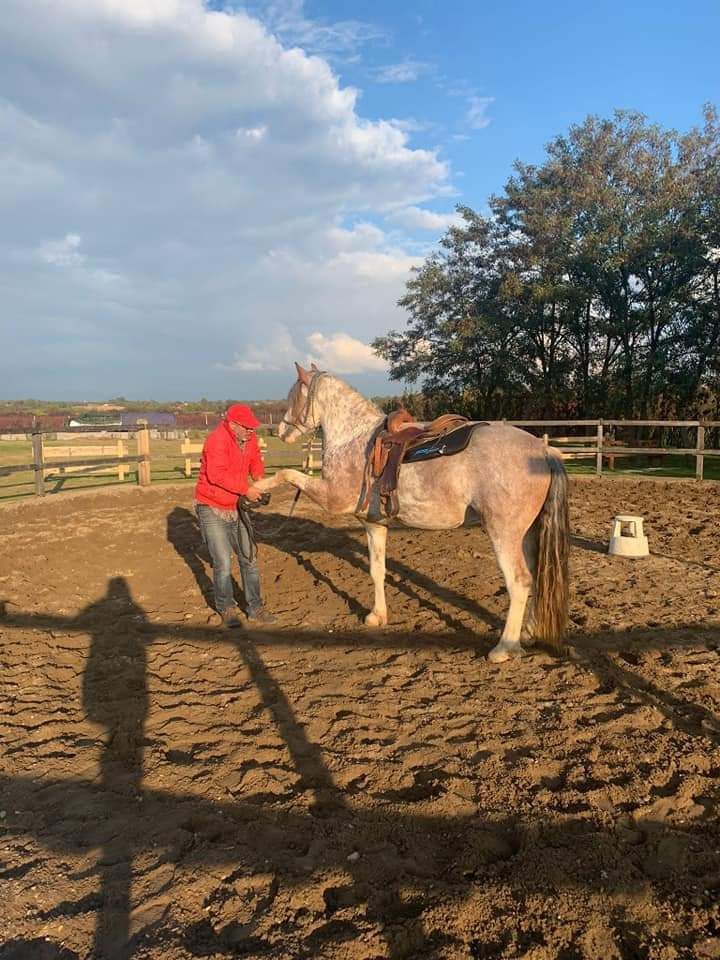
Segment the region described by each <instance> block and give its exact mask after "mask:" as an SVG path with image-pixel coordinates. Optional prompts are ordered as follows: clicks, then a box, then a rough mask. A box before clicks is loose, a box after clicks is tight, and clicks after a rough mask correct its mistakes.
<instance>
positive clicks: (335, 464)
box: [256, 364, 569, 663]
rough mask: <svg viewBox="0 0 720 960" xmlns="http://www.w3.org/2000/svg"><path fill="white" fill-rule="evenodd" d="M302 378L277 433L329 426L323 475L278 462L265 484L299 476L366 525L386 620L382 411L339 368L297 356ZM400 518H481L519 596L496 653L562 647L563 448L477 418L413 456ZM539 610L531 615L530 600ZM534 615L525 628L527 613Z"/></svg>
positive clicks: (293, 436)
mask: <svg viewBox="0 0 720 960" xmlns="http://www.w3.org/2000/svg"><path fill="white" fill-rule="evenodd" d="M295 366H296V367H297V371H298V378H297V380H296V382H295V383H294V384H293V386H292V388H291V389H290V392H289V394H288V403H289V405H288V409H287V413H286V414H285V416H284V418H283V419H282V421H281V423H280V427H279V431H278V435H279V436H280V438H281V439H282V440H285V441H286V442H287V443H292V442H293V441H295V440H297V438H298V437H300V436H302V435H303V434H306V433H308V432H312V431H313V430H315V429H316V428H318V427H320V428H321V429H322V433H323V468H322V478H314V477H309V476H307V475H306V474H304V473H301V472H300V471H299V470H288V469H283V470H278V472H277V473H276V474H275V475H274V476H272V477H267V478H266V479H264V480H261V481H260V482H259V483H257V484H256V486H258V487H259V488H260V489H262V490H269V489H272V488H273V487H276V486H278V485H280V484H282V483H290V484H292V485H293V486H295V487H298V488H299V489H300V490H302V491H303V492H304V493H306V494H307V495H308V496H309V497H310V499H311V500H314V501H315V503H317V504H319V505H320V506H321V507H323V508H324V509H325V510H327V511H329V512H330V513H337V514H354V515H355V516H357V517H358V518H359V519H360V520H361V521H362V522H363V523H364V525H365V528H366V530H367V537H368V546H369V551H370V574H371V576H372V580H373V584H374V586H375V603H374V605H373V608H372V611H371V612H370V613H369V614H368V615H367V617H366V618H365V622H366V623H367V624H368V625H369V626H373V627H378V626H384V625H385V624H387V608H386V606H385V545H386V540H387V526H386V524H385V522H383V520H382V519H380V518H379V517H378V516H377V514H373V513H372V512H371V513H370V514H369V512H368V510H367V509H366V510H363V509H361V503H362V490H363V482H364V474H365V464H366V459H367V453H368V451H369V449H370V446H371V442H372V439H373V437H374V435H375V432H376V431H377V429H378V428H379V427H380V426H381V424H382V423H383V421H384V416H383V414H382V412H381V411H380V410H379V409H378V408H377V407H376V406H375V404H373V403H371V402H370V401H369V400H366V399H365V397H363V396H361V395H360V394H359V393H358V392H357V391H356V390H354V389H353V388H352V387H350V386H349V385H348V384H347V383H344V382H343V381H342V380H340V379H339V378H338V377H335V376H332V375H331V374H328V373H323V372H321V371H319V370H318V369H317V367H315V365H314V364H313V367H312V369H311V370H304V369H303V368H302V367H301V366H300V365H299V364H295ZM398 497H399V503H400V511H399V513H398V516H397V519H398V520H399V521H400V522H402V523H403V524H405V525H406V526H408V527H418V528H420V529H424V530H450V529H452V528H453V527H459V526H462V524H463V523H465V522H467V521H469V520H473V519H480V520H481V521H482V522H483V524H484V526H485V529H486V530H487V533H488V535H489V537H490V540H491V541H492V545H493V548H494V550H495V554H496V556H497V560H498V563H499V565H500V569H501V570H502V574H503V576H504V578H505V583H506V585H507V591H508V594H509V597H510V609H509V611H508V615H507V620H506V622H505V628H504V630H503V632H502V635H501V637H500V641H499V643H498V644H497V645H496V646H495V647H494V648H493V649H492V650H491V651H490V653H489V659H490V660H492V661H493V662H495V663H500V662H501V661H503V660H508V659H509V658H510V657H512V656H517V655H519V654H521V653H522V647H521V645H520V639H521V634H522V638H523V640H525V641H526V642H532V641H533V640H535V639H538V640H541V641H543V642H544V643H546V644H549V645H551V646H554V647H556V648H558V649H561V648H562V637H563V633H564V631H565V627H566V623H567V607H568V569H567V567H568V564H567V558H568V544H569V532H568V508H567V474H566V473H565V468H564V467H563V464H562V460H561V459H560V455H559V453H558V452H557V451H555V450H552V449H551V448H547V447H546V446H545V445H544V444H543V442H542V440H539V439H538V438H537V437H533V436H532V435H531V434H529V433H526V432H525V431H524V430H518V429H517V428H516V427H512V426H509V425H507V424H505V423H489V424H483V425H481V426H478V428H477V429H475V430H474V431H473V433H472V436H471V439H470V442H469V444H468V446H467V447H466V449H465V450H464V451H463V452H462V453H458V454H455V455H454V456H451V457H440V458H438V459H434V460H428V461H425V462H421V463H406V464H404V465H403V466H402V468H401V470H400V481H399V485H398ZM531 595H532V599H531V602H530V605H529V606H530V610H529V611H528V615H527V617H526V618H525V613H526V607H527V606H528V600H529V599H530V598H531ZM524 618H525V619H526V623H525V627H524V629H523V619H524Z"/></svg>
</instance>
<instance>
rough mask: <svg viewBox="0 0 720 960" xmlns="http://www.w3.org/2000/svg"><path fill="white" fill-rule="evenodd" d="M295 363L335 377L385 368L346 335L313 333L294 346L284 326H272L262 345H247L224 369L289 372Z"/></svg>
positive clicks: (366, 345) (384, 369)
mask: <svg viewBox="0 0 720 960" xmlns="http://www.w3.org/2000/svg"><path fill="white" fill-rule="evenodd" d="M295 360H297V361H299V362H301V363H304V364H306V365H309V364H310V363H316V364H317V365H318V366H319V367H320V369H321V370H328V371H330V372H331V373H337V374H353V373H355V374H356V373H368V372H385V371H386V370H387V364H386V363H385V361H384V360H381V359H380V358H379V357H377V356H376V355H375V354H374V353H373V351H372V348H371V347H370V345H369V344H367V343H364V342H363V341H362V340H358V339H356V338H355V337H351V336H349V335H348V334H347V333H342V332H336V333H330V334H324V333H321V332H320V331H319V330H316V331H314V332H313V333H311V334H309V335H308V336H307V337H306V338H305V346H304V347H300V346H297V345H296V344H295V342H294V340H293V336H292V334H291V333H290V331H289V330H288V328H287V327H286V326H283V325H282V324H275V325H274V326H273V328H272V329H271V331H270V334H269V336H268V338H267V340H266V341H265V342H264V343H263V344H262V345H258V344H248V345H247V346H246V347H245V348H244V349H243V350H242V352H240V353H238V354H237V355H236V357H235V359H234V362H233V363H232V364H231V365H230V366H229V367H225V368H224V369H233V370H238V371H240V372H242V373H248V372H258V371H268V370H272V371H275V370H277V371H281V370H282V371H284V370H288V371H290V370H291V369H292V366H293V362H294V361H295Z"/></svg>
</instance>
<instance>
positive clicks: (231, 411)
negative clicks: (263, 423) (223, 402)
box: [225, 403, 260, 429]
mask: <svg viewBox="0 0 720 960" xmlns="http://www.w3.org/2000/svg"><path fill="white" fill-rule="evenodd" d="M225 419H226V420H231V421H232V422H233V423H239V424H240V426H241V427H249V428H250V429H254V428H255V427H259V426H260V421H259V420H258V418H257V417H256V416H255V414H254V413H253V412H252V410H251V409H250V407H249V406H248V405H247V404H246V403H233V405H232V406H230V407H228V409H227V413H226V414H225Z"/></svg>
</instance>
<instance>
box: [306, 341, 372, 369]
mask: <svg viewBox="0 0 720 960" xmlns="http://www.w3.org/2000/svg"><path fill="white" fill-rule="evenodd" d="M307 342H308V345H309V347H310V356H309V359H310V360H311V361H313V362H314V363H316V364H317V365H318V366H319V367H320V369H321V370H330V371H332V372H333V373H365V372H366V371H368V370H386V369H387V364H386V363H385V361H384V360H381V359H380V357H378V356H376V355H375V354H374V353H373V351H372V348H371V347H370V345H369V344H367V343H363V342H362V341H360V340H356V339H355V338H354V337H349V336H348V335H347V334H346V333H333V334H331V335H330V336H329V337H327V336H325V335H324V334H322V333H319V332H316V333H311V334H310V336H309V337H308V338H307Z"/></svg>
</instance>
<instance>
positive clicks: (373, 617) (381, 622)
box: [365, 610, 387, 627]
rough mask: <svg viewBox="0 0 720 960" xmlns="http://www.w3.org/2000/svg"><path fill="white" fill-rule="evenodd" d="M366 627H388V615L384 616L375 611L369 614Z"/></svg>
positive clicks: (366, 618)
mask: <svg viewBox="0 0 720 960" xmlns="http://www.w3.org/2000/svg"><path fill="white" fill-rule="evenodd" d="M365 626H366V627H386V626H387V615H385V616H382V615H381V614H379V613H375V611H374V610H373V611H372V613H369V614H368V615H367V616H366V617H365Z"/></svg>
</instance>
